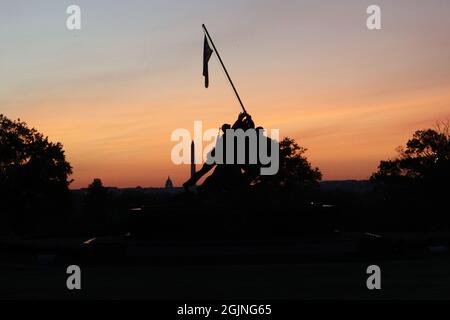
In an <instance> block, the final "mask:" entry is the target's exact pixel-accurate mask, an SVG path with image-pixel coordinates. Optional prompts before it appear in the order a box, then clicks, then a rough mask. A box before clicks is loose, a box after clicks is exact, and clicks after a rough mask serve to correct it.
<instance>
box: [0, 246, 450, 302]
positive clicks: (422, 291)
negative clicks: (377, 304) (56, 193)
mask: <svg viewBox="0 0 450 320" xmlns="http://www.w3.org/2000/svg"><path fill="white" fill-rule="evenodd" d="M124 239H125V238H121V239H116V238H113V239H108V238H104V239H95V240H91V241H88V242H87V243H84V242H80V241H81V239H70V240H67V239H66V240H64V241H63V240H59V241H57V240H55V239H52V240H40V241H33V242H32V243H33V244H34V246H33V247H32V248H30V247H29V246H27V242H26V241H25V242H19V245H18V244H17V242H15V244H14V245H11V244H9V245H3V250H2V252H1V253H0V298H1V299H176V300H192V299H201V300H203V299H233V300H236V299H252V300H255V299H256V300H257V299H264V300H276V299H289V300H292V299H450V255H449V253H448V247H441V246H433V247H429V248H426V250H425V251H424V250H423V248H422V249H420V250H419V249H417V248H415V249H414V250H412V251H411V252H397V251H392V252H390V253H389V254H384V253H383V252H381V255H380V252H375V251H373V252H371V253H368V254H361V253H358V248H357V246H355V242H354V241H353V240H352V239H351V238H340V239H339V240H336V239H330V240H329V241H325V242H324V241H319V242H318V241H316V240H315V239H309V240H305V239H304V240H302V241H300V242H298V243H292V242H291V243H278V244H261V243H246V244H236V243H235V244H232V243H227V244H214V245H207V246H206V245H201V244H184V245H181V244H171V245H167V244H155V243H148V242H146V241H137V240H136V241H135V240H124ZM85 240H86V239H85ZM56 242H57V243H56ZM80 244H81V245H80ZM388 244H389V243H388ZM36 246H37V247H36ZM389 246H390V244H389ZM382 250H387V248H386V246H384V247H383V246H382ZM407 251H408V250H407ZM71 264H76V265H79V266H80V267H81V270H82V289H81V290H80V291H69V290H68V289H67V288H66V279H67V277H68V275H67V274H66V268H67V266H69V265H71ZM372 264H376V265H379V266H380V267H381V286H382V289H381V290H379V291H369V290H368V289H367V287H366V280H367V277H368V275H367V274H366V269H367V267H368V266H369V265H372Z"/></svg>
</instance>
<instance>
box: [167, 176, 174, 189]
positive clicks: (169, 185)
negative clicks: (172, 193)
mask: <svg viewBox="0 0 450 320" xmlns="http://www.w3.org/2000/svg"><path fill="white" fill-rule="evenodd" d="M166 189H173V182H172V180H170V177H167V181H166Z"/></svg>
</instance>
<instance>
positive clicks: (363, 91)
mask: <svg viewBox="0 0 450 320" xmlns="http://www.w3.org/2000/svg"><path fill="white" fill-rule="evenodd" d="M71 4H77V5H79V6H80V7H81V10H82V12H81V13H82V30H80V31H69V30H67V29H66V18H67V14H66V8H67V6H68V5H71ZM371 4H378V5H379V6H380V7H381V9H382V27H383V29H382V30H377V31H370V30H368V29H367V27H366V19H367V14H366V9H367V7H368V6H369V5H371ZM202 23H205V24H206V25H207V26H208V28H209V30H210V32H211V35H212V36H213V38H214V40H215V42H216V45H217V47H218V49H219V50H220V53H221V55H222V57H223V59H224V61H225V64H226V65H227V66H228V69H229V71H230V74H231V76H232V77H233V79H234V81H235V83H236V85H237V87H238V89H239V92H240V94H241V96H242V98H243V100H244V103H245V105H246V107H247V109H248V111H249V113H251V114H252V115H253V118H254V120H255V121H256V122H257V125H261V126H264V127H265V128H278V129H280V134H281V136H290V137H293V138H295V139H296V140H297V141H298V142H299V143H300V144H301V145H303V146H305V147H307V148H308V153H307V156H308V158H309V159H310V161H311V162H312V164H313V165H314V166H318V167H319V168H320V169H321V171H322V172H323V174H324V179H326V180H330V179H366V178H368V177H369V176H370V174H371V173H372V172H373V171H375V170H376V168H377V165H378V163H379V161H380V160H381V159H387V158H391V157H393V156H395V148H396V147H397V146H399V145H402V144H404V143H405V142H406V140H407V139H408V138H409V137H410V136H411V135H412V133H413V132H414V131H415V130H417V129H422V128H428V127H431V126H433V125H434V124H435V122H437V121H439V120H448V119H450V35H449V32H450V1H448V0H434V1H422V0H421V1H418V0H395V1H394V0H391V1H385V0H376V1H375V0H371V1H364V0H342V1H336V0H328V1H325V0H308V1H306V0H305V1H300V0H298V1H289V0H282V1H276V0H272V1H265V0H239V1H230V0H227V1H225V0H221V1H214V0H209V1H194V0H189V1H186V0H183V1H181V0H180V1H173V0H172V1H171V0H164V1H154V0H145V1H144V0H142V1H138V0H129V1H107V0H95V1H92V0H76V1H75V0H74V1H63V0H54V1H50V0H41V1H25V0H19V1H17V0H16V1H8V2H7V1H1V2H0V25H1V28H0V113H3V114H5V115H6V116H7V117H9V118H20V119H22V120H23V121H26V122H27V123H28V124H29V125H30V126H33V127H36V128H37V129H38V130H39V131H41V132H43V133H45V134H46V135H48V136H49V138H50V140H52V141H55V142H56V141H60V142H61V143H63V145H64V148H65V150H66V154H67V158H68V160H69V162H70V163H71V164H72V166H73V167H74V174H73V176H72V178H73V179H75V182H74V183H73V184H72V187H73V188H78V187H85V186H87V184H88V183H90V182H91V181H92V179H93V178H97V177H98V178H101V179H102V180H103V182H104V184H105V185H108V186H121V187H134V186H137V185H141V186H162V185H163V184H164V182H165V179H166V178H167V176H168V175H170V176H171V178H172V179H173V180H174V182H175V184H176V185H180V184H181V183H182V182H183V181H185V180H186V178H187V177H188V175H189V166H175V165H173V164H172V162H171V159H170V152H171V149H172V147H173V146H174V144H175V143H174V142H171V141H170V135H171V133H172V131H173V130H175V129H177V128H187V129H189V130H191V131H192V130H193V124H194V121H195V120H202V121H203V122H204V126H205V128H218V127H219V126H220V125H221V124H222V123H224V122H232V121H234V119H235V118H236V116H237V114H238V112H239V111H240V107H239V105H238V104H237V102H236V100H235V97H234V95H233V92H232V90H231V88H230V87H229V85H228V83H227V80H226V78H225V76H224V74H223V72H222V70H221V68H220V65H219V63H218V61H217V59H216V58H214V57H213V58H212V59H211V62H210V83H211V85H210V88H209V89H205V88H204V87H203V77H202V50H203V48H202V45H203V32H202V29H201V24H202ZM205 144H206V143H205Z"/></svg>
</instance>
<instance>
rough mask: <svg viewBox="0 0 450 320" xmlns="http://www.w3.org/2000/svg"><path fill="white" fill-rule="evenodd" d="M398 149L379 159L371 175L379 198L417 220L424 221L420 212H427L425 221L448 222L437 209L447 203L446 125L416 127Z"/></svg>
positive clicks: (449, 151)
mask: <svg viewBox="0 0 450 320" xmlns="http://www.w3.org/2000/svg"><path fill="white" fill-rule="evenodd" d="M398 152H399V155H398V157H397V158H395V159H393V160H386V161H381V162H380V165H379V167H378V171H377V172H375V173H374V174H373V175H372V177H371V181H372V182H374V183H375V185H376V186H377V190H378V191H379V192H381V194H382V195H383V199H384V200H385V201H386V202H387V204H388V205H390V206H392V207H394V208H397V209H399V210H397V212H398V213H399V215H401V214H402V213H406V212H407V213H408V218H409V219H413V218H414V217H415V218H417V219H416V221H419V220H418V219H419V218H420V219H421V220H420V223H423V222H425V221H423V219H425V216H424V215H423V212H428V214H427V217H426V218H427V219H428V221H430V220H433V221H436V222H437V223H438V224H440V223H443V222H449V217H448V214H446V213H445V212H444V211H443V210H441V209H440V208H442V207H446V206H447V204H446V202H447V197H448V182H449V181H450V134H449V125H448V124H443V123H441V124H439V125H437V126H436V128H435V129H427V130H418V131H416V132H415V133H414V135H413V137H412V138H411V139H410V140H409V141H408V142H407V143H406V147H400V148H399V149H398Z"/></svg>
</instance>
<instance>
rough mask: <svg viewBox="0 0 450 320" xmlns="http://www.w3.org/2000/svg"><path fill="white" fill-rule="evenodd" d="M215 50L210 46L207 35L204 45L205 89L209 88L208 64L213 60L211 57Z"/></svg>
mask: <svg viewBox="0 0 450 320" xmlns="http://www.w3.org/2000/svg"><path fill="white" fill-rule="evenodd" d="M213 52H214V51H213V49H211V47H210V46H209V42H208V39H207V38H206V35H205V41H204V44H203V76H204V77H205V88H208V87H209V71H208V62H209V59H211V55H212V54H213Z"/></svg>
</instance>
